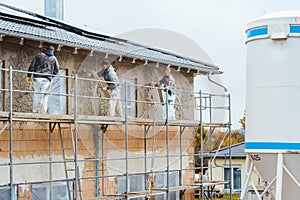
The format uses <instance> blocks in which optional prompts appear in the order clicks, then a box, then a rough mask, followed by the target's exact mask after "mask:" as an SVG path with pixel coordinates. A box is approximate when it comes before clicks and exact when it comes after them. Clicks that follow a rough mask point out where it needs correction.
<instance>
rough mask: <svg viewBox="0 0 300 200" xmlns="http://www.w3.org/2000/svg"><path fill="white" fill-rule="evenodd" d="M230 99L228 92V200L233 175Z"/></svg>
mask: <svg viewBox="0 0 300 200" xmlns="http://www.w3.org/2000/svg"><path fill="white" fill-rule="evenodd" d="M230 109H231V100H230V94H228V126H229V127H228V131H229V168H230V200H232V179H233V176H232V173H233V170H232V156H231V145H232V144H231V143H232V140H231V135H232V133H231V110H230Z"/></svg>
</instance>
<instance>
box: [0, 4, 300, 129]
mask: <svg viewBox="0 0 300 200" xmlns="http://www.w3.org/2000/svg"><path fill="white" fill-rule="evenodd" d="M1 2H2V3H7V4H11V5H14V6H16V7H19V8H23V9H25V10H30V11H33V12H37V13H41V14H43V9H44V4H43V2H44V1H43V0H39V1H37V0H1ZM297 9H300V1H299V0H285V1H282V0H226V1H224V0H209V1H208V0H187V1H183V0H150V1H146V0H127V1H124V0H107V1H99V0H85V1H82V0H65V20H66V21H68V22H71V23H75V24H80V25H87V26H88V27H90V28H93V29H96V30H98V31H100V32H104V33H107V34H109V35H118V34H120V33H123V32H127V31H132V30H135V29H141V28H161V29H168V30H171V31H175V32H178V33H180V34H182V35H185V36H186V37H188V38H190V39H192V40H194V41H195V42H196V43H198V44H199V45H200V46H201V47H202V48H203V49H204V50H205V51H206V52H207V53H208V55H209V57H210V58H211V59H212V60H213V62H214V63H215V64H217V65H218V66H220V69H221V70H222V71H224V74H223V75H222V80H223V83H224V85H226V87H227V88H228V89H229V92H230V94H231V96H232V100H231V103H232V104H231V105H232V123H233V128H239V124H238V120H239V119H240V118H241V117H242V116H243V113H244V110H245V88H246V86H245V82H246V80H245V79H246V74H245V73H246V45H245V43H244V41H245V32H244V31H245V28H246V25H247V23H248V22H249V21H251V20H252V19H254V18H256V17H259V16H261V15H262V14H263V13H269V12H274V11H281V10H297Z"/></svg>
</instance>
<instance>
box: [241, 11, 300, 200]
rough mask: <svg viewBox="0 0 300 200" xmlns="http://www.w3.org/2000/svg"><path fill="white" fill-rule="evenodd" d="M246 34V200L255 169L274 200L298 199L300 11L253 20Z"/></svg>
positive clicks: (299, 187)
mask: <svg viewBox="0 0 300 200" xmlns="http://www.w3.org/2000/svg"><path fill="white" fill-rule="evenodd" d="M246 33H247V40H246V45H247V82H246V141H245V149H246V152H247V155H248V157H247V165H246V167H247V169H246V173H247V174H246V175H245V178H246V179H245V185H244V187H243V189H242V190H243V192H242V198H244V199H246V188H247V186H249V185H251V184H250V181H251V180H250V178H249V174H251V172H252V170H253V169H254V168H253V166H255V168H256V169H257V170H258V171H259V173H260V174H261V176H262V178H263V180H264V181H266V183H267V186H266V191H265V193H267V192H268V193H269V195H270V197H271V198H272V197H273V198H272V199H276V200H279V199H298V196H299V194H300V184H299V183H300V171H299V167H298V165H299V164H300V154H299V153H300V127H299V125H300V11H287V12H277V13H271V14H267V15H264V16H262V17H260V18H257V19H255V20H253V21H251V22H250V23H249V24H248V26H247V30H246ZM252 165H253V166H252ZM250 187H251V186H250ZM260 195H261V194H260Z"/></svg>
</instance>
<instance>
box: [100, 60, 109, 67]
mask: <svg viewBox="0 0 300 200" xmlns="http://www.w3.org/2000/svg"><path fill="white" fill-rule="evenodd" d="M104 65H108V66H110V62H109V61H108V60H103V61H102V63H101V65H100V66H101V67H103V66H104Z"/></svg>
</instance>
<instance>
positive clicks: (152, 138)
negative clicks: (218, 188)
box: [0, 4, 230, 200]
mask: <svg viewBox="0 0 300 200" xmlns="http://www.w3.org/2000/svg"><path fill="white" fill-rule="evenodd" d="M0 15H1V18H0V41H1V42H0V59H1V62H0V69H1V71H0V79H1V80H0V88H1V95H0V98H1V101H0V109H1V112H0V119H1V131H0V198H1V199H2V198H3V199H172V200H173V199H183V198H184V199H194V195H195V191H200V197H202V199H204V198H210V197H211V196H212V195H210V194H209V193H210V191H213V188H214V186H215V185H217V184H225V183H230V180H228V182H221V181H220V180H211V177H209V178H208V180H204V179H201V178H200V179H199V180H195V178H194V176H195V170H196V171H200V172H204V171H205V166H204V164H203V159H201V165H200V167H196V166H195V162H194V157H195V156H200V157H202V155H203V153H204V152H203V148H202V149H201V151H200V152H197V154H196V153H195V151H194V143H193V142H194V134H195V130H197V129H199V130H202V127H206V128H207V129H208V130H209V131H210V133H213V132H214V131H215V130H217V129H222V130H226V133H228V134H230V96H229V94H227V93H224V92H220V93H210V92H207V91H194V77H195V76H196V75H203V76H204V77H206V78H207V80H208V82H210V83H211V84H213V85H216V86H217V87H220V88H221V89H224V88H222V87H223V86H222V85H220V84H219V83H217V82H215V81H214V80H213V79H212V76H213V75H214V74H220V71H219V68H218V67H217V66H215V65H213V64H210V63H205V62H201V61H198V60H194V59H191V58H187V57H184V56H181V55H178V54H175V53H171V52H167V51H163V50H160V49H156V48H152V47H148V46H144V45H142V44H137V43H134V42H131V41H127V40H123V39H119V38H114V37H110V36H107V35H101V34H96V33H93V32H90V31H86V30H83V29H80V28H77V27H74V26H71V25H69V24H65V23H63V22H61V21H56V20H54V19H52V18H48V17H45V16H42V15H38V14H35V13H31V12H27V11H24V10H20V9H17V8H14V7H10V6H7V5H4V4H1V5H0ZM49 45H53V46H55V48H56V52H55V55H56V57H57V59H58V61H59V64H60V73H59V75H58V76H56V77H55V79H54V80H53V81H52V85H51V91H50V96H49V109H48V113H47V114H39V113H32V95H33V92H32V89H31V86H30V85H29V84H27V83H26V76H27V69H28V66H29V64H30V62H31V60H32V58H33V57H34V55H35V54H36V53H39V52H40V51H41V50H42V49H44V48H46V47H47V46H49ZM103 59H109V60H110V61H112V65H113V66H114V67H115V69H116V71H117V74H118V76H119V78H120V80H121V99H119V100H120V101H121V102H122V108H123V115H122V116H115V117H110V116H109V104H110V101H111V99H110V98H109V96H107V95H105V93H103V91H102V90H101V89H100V87H99V84H100V85H101V84H106V83H103V81H101V80H97V79H94V78H92V77H91V76H90V72H91V71H97V70H99V68H98V67H99V64H100V63H101V62H102V60H103ZM166 66H169V67H170V68H171V73H172V75H173V76H174V78H175V80H176V82H177V83H180V84H178V85H177V90H176V101H175V103H174V106H175V113H176V119H172V120H169V117H168V107H167V109H166V113H165V117H163V116H164V114H163V106H164V105H163V104H164V103H163V102H162V101H161V95H160V94H161V93H160V88H158V87H157V86H156V83H158V81H159V79H160V78H161V76H162V74H163V70H164V68H165V67H166ZM216 113H217V114H216ZM215 115H221V116H222V117H221V118H222V120H216V121H215V120H214V119H215ZM201 138H202V137H201ZM229 156H230V155H229ZM219 181H220V182H219ZM204 189H205V190H207V191H204ZM201 191H202V192H201Z"/></svg>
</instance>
